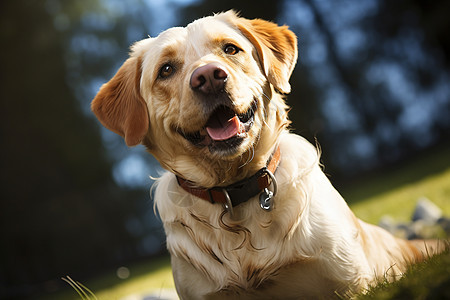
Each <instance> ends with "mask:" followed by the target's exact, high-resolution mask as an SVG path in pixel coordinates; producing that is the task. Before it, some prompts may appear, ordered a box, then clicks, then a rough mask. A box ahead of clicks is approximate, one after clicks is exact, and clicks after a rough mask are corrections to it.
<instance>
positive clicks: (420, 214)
mask: <svg viewBox="0 0 450 300" xmlns="http://www.w3.org/2000/svg"><path fill="white" fill-rule="evenodd" d="M441 217H442V211H441V209H440V208H439V207H437V206H436V205H435V204H434V203H433V202H431V201H430V200H428V199H427V198H425V197H422V198H419V200H418V201H417V205H416V208H415V210H414V213H413V216H412V221H413V222H415V221H418V220H422V221H424V222H425V223H428V224H435V223H436V222H437V221H438V220H439V219H440V218H441Z"/></svg>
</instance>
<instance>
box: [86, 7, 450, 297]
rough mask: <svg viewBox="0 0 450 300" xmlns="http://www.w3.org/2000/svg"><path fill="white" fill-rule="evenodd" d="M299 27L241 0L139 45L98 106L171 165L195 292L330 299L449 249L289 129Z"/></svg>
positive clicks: (168, 220)
mask: <svg viewBox="0 0 450 300" xmlns="http://www.w3.org/2000/svg"><path fill="white" fill-rule="evenodd" d="M296 60H297V38H296V36H295V35H294V33H292V32H291V31H290V30H289V29H288V27H287V26H278V25H276V24H274V23H272V22H268V21H264V20H260V19H254V20H249V19H245V18H242V17H240V16H238V15H237V14H236V13H235V12H233V11H228V12H226V13H221V14H217V15H214V16H209V17H205V18H202V19H199V20H197V21H195V22H193V23H191V24H189V25H188V26H187V27H177V28H171V29H168V30H166V31H164V32H162V33H161V34H160V35H159V36H158V37H154V38H151V37H150V38H147V39H144V40H142V41H139V42H137V43H135V44H134V45H133V46H132V48H131V54H130V57H129V58H128V59H127V60H126V61H125V63H124V64H123V65H122V67H121V68H120V69H119V70H118V72H117V73H116V74H115V76H114V77H113V78H112V79H111V80H110V81H109V82H107V83H106V84H104V85H103V86H102V87H101V89H100V91H99V92H98V94H97V96H96V97H95V99H94V100H93V102H92V110H93V111H94V113H95V114H96V116H97V117H98V119H99V120H100V122H101V123H102V124H103V125H104V126H105V127H106V128H108V129H110V130H112V131H114V132H115V133H117V134H119V135H121V136H122V137H124V139H125V142H126V144H127V145H128V146H135V145H138V144H143V145H145V146H146V148H147V149H148V151H149V152H150V153H151V154H152V155H154V157H156V159H157V160H158V161H159V162H160V163H161V165H162V166H163V167H164V168H165V169H167V170H168V171H169V172H167V173H165V174H164V175H162V176H161V178H160V179H159V180H158V181H157V187H156V191H155V201H156V206H157V209H158V211H159V214H160V217H161V220H162V222H163V224H164V229H165V232H166V235H167V248H168V250H169V252H170V254H171V263H172V268H173V276H174V280H175V285H176V289H177V292H178V294H179V296H180V298H181V299H300V298H329V297H333V296H335V295H336V294H339V295H349V294H351V293H353V292H360V291H362V290H364V289H365V288H367V287H368V286H369V285H370V284H372V283H374V282H376V280H377V279H379V278H384V277H385V278H387V279H388V280H392V279H395V278H397V277H398V276H399V275H401V274H402V272H404V271H405V268H406V267H407V265H408V264H410V263H413V262H417V261H420V260H422V259H424V258H426V257H427V256H428V255H431V254H433V253H437V252H439V251H441V250H442V249H443V248H444V246H443V245H439V243H437V242H436V241H430V242H425V241H405V240H401V239H398V238H395V237H394V236H392V235H390V234H389V233H388V232H386V231H384V230H383V229H381V228H379V227H376V226H373V225H370V224H367V223H364V222H363V221H361V220H359V219H357V218H356V217H355V215H354V214H353V213H352V212H351V210H350V209H349V207H348V206H347V204H346V202H345V201H344V200H343V199H342V197H341V196H340V195H339V193H338V192H337V191H336V190H335V189H334V188H333V186H332V185H331V183H330V182H329V180H328V179H327V177H326V176H325V175H324V173H323V172H322V169H321V167H320V163H319V153H318V151H317V149H316V148H315V147H314V146H312V145H311V144H310V143H309V142H307V141H306V140H305V139H304V138H302V137H300V136H297V135H294V134H292V133H290V132H289V131H288V129H287V128H288V126H289V120H288V118H287V111H288V107H287V105H286V104H285V102H284V100H283V95H284V94H287V93H289V92H290V90H291V87H290V85H289V77H290V75H291V73H292V71H293V69H294V66H295V64H296Z"/></svg>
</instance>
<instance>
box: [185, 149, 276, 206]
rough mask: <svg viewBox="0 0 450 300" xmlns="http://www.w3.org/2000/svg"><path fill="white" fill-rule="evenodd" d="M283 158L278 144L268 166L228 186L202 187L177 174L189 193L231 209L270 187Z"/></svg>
mask: <svg viewBox="0 0 450 300" xmlns="http://www.w3.org/2000/svg"><path fill="white" fill-rule="evenodd" d="M280 159H281V151H280V147H279V146H277V148H276V149H275V152H274V153H273V154H272V156H271V157H270V158H269V160H268V162H267V167H264V168H262V169H260V170H259V171H258V172H256V174H254V175H253V176H251V177H248V178H246V179H244V180H241V181H238V182H236V183H233V184H231V185H229V186H226V187H212V188H209V189H208V188H201V187H197V186H196V185H195V183H193V182H191V181H189V180H186V179H184V178H181V177H179V176H177V181H178V184H179V185H180V186H181V187H182V188H183V189H184V190H185V191H187V192H188V193H190V194H192V195H194V196H196V197H198V198H200V199H203V200H206V201H208V202H211V203H221V204H223V205H225V206H227V209H231V207H229V206H230V205H231V206H232V207H235V206H237V205H239V204H241V203H244V202H246V201H248V200H249V199H250V198H252V197H254V196H256V195H257V194H259V193H261V191H263V190H264V189H266V188H268V187H269V186H270V185H271V184H272V181H273V178H274V177H273V173H275V171H276V169H277V168H278V165H279V163H280Z"/></svg>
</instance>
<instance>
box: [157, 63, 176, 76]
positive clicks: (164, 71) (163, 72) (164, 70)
mask: <svg viewBox="0 0 450 300" xmlns="http://www.w3.org/2000/svg"><path fill="white" fill-rule="evenodd" d="M174 71H175V70H174V68H173V67H172V65H170V64H165V65H164V66H162V67H161V69H160V70H159V78H162V79H164V78H167V77H169V76H170V75H172V74H173V72H174Z"/></svg>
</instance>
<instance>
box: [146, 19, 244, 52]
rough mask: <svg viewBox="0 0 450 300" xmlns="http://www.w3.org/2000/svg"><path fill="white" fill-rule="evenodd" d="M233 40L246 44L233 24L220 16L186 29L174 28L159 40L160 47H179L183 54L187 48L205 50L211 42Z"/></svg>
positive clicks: (190, 25) (201, 21)
mask: <svg viewBox="0 0 450 300" xmlns="http://www.w3.org/2000/svg"><path fill="white" fill-rule="evenodd" d="M227 38H233V39H235V40H237V41H238V42H242V43H244V42H245V40H246V39H245V37H244V36H243V35H241V34H240V32H239V30H237V28H236V27H234V26H233V25H232V24H231V23H229V22H227V21H226V20H225V19H224V18H220V16H211V17H204V18H201V19H198V20H196V21H194V22H192V23H190V24H188V25H187V26H186V27H173V28H170V29H167V30H166V31H163V32H162V33H161V34H160V35H159V36H158V37H157V38H156V43H155V44H157V45H158V47H159V48H160V49H161V50H163V49H166V48H174V47H176V46H180V45H183V46H184V47H178V49H179V50H180V51H182V52H184V51H186V49H187V48H198V49H201V48H204V47H205V46H207V44H208V42H209V41H211V40H220V39H227Z"/></svg>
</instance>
